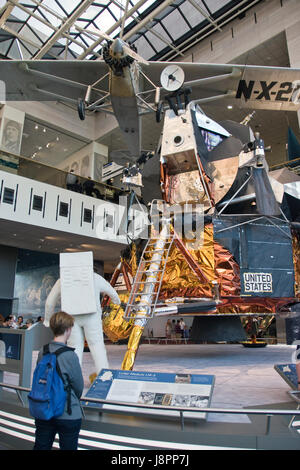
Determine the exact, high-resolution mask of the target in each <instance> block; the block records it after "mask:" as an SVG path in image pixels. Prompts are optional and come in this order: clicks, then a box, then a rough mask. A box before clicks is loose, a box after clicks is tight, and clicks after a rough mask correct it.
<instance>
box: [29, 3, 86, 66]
mask: <svg viewBox="0 0 300 470" xmlns="http://www.w3.org/2000/svg"><path fill="white" fill-rule="evenodd" d="M92 3H93V0H84V1H83V2H81V3H80V5H79V6H78V7H77V8H76V9H75V11H74V12H73V13H72V15H71V16H70V17H69V18H68V19H67V20H66V21H65V22H63V23H61V25H60V27H59V28H58V29H57V31H56V32H55V33H54V34H53V35H52V36H51V38H49V39H48V41H46V43H45V44H44V46H43V47H42V48H41V49H40V50H39V51H38V52H37V53H36V54H35V55H34V56H33V58H32V59H33V60H40V59H42V58H43V57H44V55H45V54H46V53H47V52H48V51H49V50H50V49H51V47H52V46H53V45H54V44H55V43H56V42H57V41H58V39H59V38H61V37H62V36H63V34H64V33H66V31H68V30H69V29H70V28H71V27H72V26H73V24H74V23H75V21H76V20H77V19H78V18H79V17H80V16H81V15H82V14H83V13H84V12H85V11H86V10H87V9H88V7H89V6H90V5H91V4H92Z"/></svg>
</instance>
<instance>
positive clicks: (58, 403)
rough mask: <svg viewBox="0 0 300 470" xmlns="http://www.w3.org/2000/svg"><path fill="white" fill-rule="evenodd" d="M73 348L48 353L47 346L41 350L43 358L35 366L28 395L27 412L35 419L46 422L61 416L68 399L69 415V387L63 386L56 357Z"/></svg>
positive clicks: (69, 411) (63, 348)
mask: <svg viewBox="0 0 300 470" xmlns="http://www.w3.org/2000/svg"><path fill="white" fill-rule="evenodd" d="M65 351H74V349H73V348H69V347H68V346H63V347H61V348H59V349H57V350H56V351H55V352H53V353H50V351H49V344H46V345H45V346H44V348H43V357H42V359H41V360H40V361H39V362H38V364H37V365H36V368H35V371H34V374H33V380H32V387H31V391H30V392H29V394H28V399H29V400H28V402H29V412H30V414H31V415H32V416H33V417H34V418H37V419H43V420H46V421H48V420H49V419H51V418H56V417H58V416H61V415H62V414H63V412H64V409H65V404H66V400H67V399H68V410H67V411H68V413H69V414H71V413H72V411H71V406H70V405H71V386H70V385H69V384H67V385H65V384H64V382H63V378H62V374H61V371H60V368H59V365H58V361H57V357H58V356H59V355H60V354H62V353H63V352H65Z"/></svg>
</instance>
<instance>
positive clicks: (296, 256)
mask: <svg viewBox="0 0 300 470" xmlns="http://www.w3.org/2000/svg"><path fill="white" fill-rule="evenodd" d="M293 261H294V269H295V295H296V296H298V297H300V243H299V238H298V236H297V235H294V236H293Z"/></svg>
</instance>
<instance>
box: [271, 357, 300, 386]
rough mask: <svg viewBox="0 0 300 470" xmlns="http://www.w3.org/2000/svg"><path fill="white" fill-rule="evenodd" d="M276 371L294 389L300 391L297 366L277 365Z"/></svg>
mask: <svg viewBox="0 0 300 470" xmlns="http://www.w3.org/2000/svg"><path fill="white" fill-rule="evenodd" d="M274 369H275V370H276V371H277V372H278V374H279V375H280V376H281V377H282V378H283V379H284V380H285V381H286V382H287V384H288V385H289V386H290V387H291V388H292V389H294V390H298V376H297V371H296V364H293V363H292V364H276V365H275V366H274Z"/></svg>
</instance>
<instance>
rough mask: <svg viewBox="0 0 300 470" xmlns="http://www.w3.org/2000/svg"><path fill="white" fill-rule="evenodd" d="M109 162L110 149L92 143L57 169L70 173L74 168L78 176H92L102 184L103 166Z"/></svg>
mask: <svg viewBox="0 0 300 470" xmlns="http://www.w3.org/2000/svg"><path fill="white" fill-rule="evenodd" d="M107 161H108V147H106V146H105V145H102V144H99V143H98V142H91V143H90V144H88V145H86V146H85V147H83V148H82V149H80V150H79V151H78V152H75V153H73V155H70V156H69V157H68V158H67V159H66V160H64V161H63V162H62V163H60V164H59V165H58V166H57V167H58V168H59V169H60V170H64V171H69V170H71V169H72V168H73V169H74V173H75V174H76V175H79V176H82V177H84V178H87V177H88V176H90V177H91V178H92V179H93V180H96V181H100V182H101V173H102V166H103V165H104V164H105V163H107Z"/></svg>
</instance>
